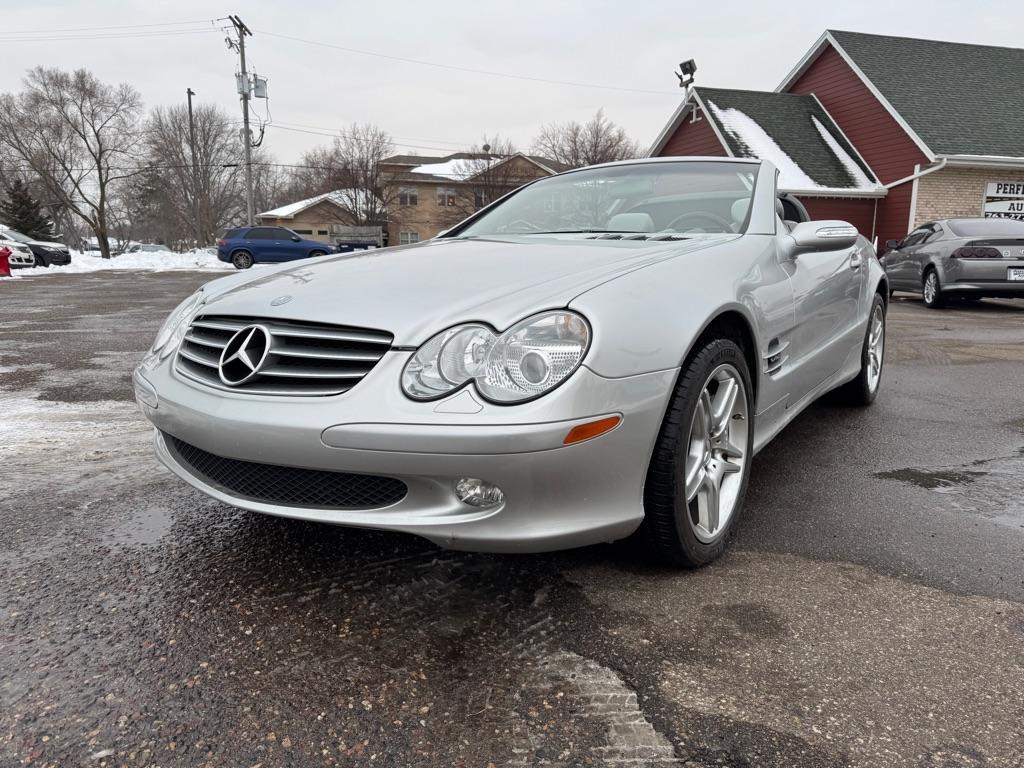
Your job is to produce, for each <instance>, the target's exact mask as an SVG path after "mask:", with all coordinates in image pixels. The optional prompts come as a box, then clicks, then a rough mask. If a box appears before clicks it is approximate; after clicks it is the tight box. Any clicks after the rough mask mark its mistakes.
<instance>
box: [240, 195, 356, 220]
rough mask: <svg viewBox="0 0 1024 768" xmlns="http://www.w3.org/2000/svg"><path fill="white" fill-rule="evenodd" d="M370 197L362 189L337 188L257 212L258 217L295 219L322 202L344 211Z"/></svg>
mask: <svg viewBox="0 0 1024 768" xmlns="http://www.w3.org/2000/svg"><path fill="white" fill-rule="evenodd" d="M364 198H367V199H368V198H369V193H368V192H366V191H365V190H361V189H336V190H334V191H333V192H325V193H324V194H322V195H316V196H315V197H309V198H306V199H305V200H298V201H296V202H294V203H288V205H282V206H280V207H278V208H274V209H272V210H269V211H264V212H263V213H257V214H256V218H258V219H294V218H295V217H296V216H298V215H299V214H300V213H302V212H303V211H306V210H308V209H310V208H312V207H313V206H315V205H320V204H321V203H329V204H331V205H333V206H334V207H336V208H340V209H341V210H342V211H350V210H352V208H353V207H356V206H357V205H358V204H360V203H362V202H364V200H363V199H364Z"/></svg>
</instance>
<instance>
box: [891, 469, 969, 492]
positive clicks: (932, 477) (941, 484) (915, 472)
mask: <svg viewBox="0 0 1024 768" xmlns="http://www.w3.org/2000/svg"><path fill="white" fill-rule="evenodd" d="M987 474H988V473H987V472H976V471H971V470H957V469H914V468H913V467H907V468H906V469H892V470H888V471H886V472H876V473H875V477H880V478H882V479H883V480H899V481H900V482H903V483H910V484H911V485H916V486H917V487H918V488H925V489H927V490H929V491H940V492H941V491H945V490H950V489H954V488H957V487H959V486H962V485H969V484H971V483H973V482H974V481H975V480H977V479H978V478H979V477H984V476H985V475H987Z"/></svg>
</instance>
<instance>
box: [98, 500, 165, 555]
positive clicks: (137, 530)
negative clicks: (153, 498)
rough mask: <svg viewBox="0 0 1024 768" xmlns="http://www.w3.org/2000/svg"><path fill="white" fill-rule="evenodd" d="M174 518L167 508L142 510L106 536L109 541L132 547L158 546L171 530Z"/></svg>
mask: <svg viewBox="0 0 1024 768" xmlns="http://www.w3.org/2000/svg"><path fill="white" fill-rule="evenodd" d="M173 522H174V518H173V517H172V515H171V511H170V510H169V509H167V508H166V507H147V508H145V509H140V510H138V511H137V512H135V514H133V515H132V516H131V517H130V518H128V519H126V520H124V521H123V522H122V523H121V525H119V526H118V527H117V528H115V529H114V530H112V531H110V532H108V533H107V535H106V539H107V541H109V542H111V543H117V544H127V545H128V546H132V547H139V546H147V545H150V544H156V543H157V542H159V541H160V539H161V538H163V536H164V534H166V533H167V532H168V531H169V530H170V529H171V523H173Z"/></svg>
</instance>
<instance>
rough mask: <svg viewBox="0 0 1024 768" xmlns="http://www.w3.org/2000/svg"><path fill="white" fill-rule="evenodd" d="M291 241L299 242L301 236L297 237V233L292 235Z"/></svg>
mask: <svg viewBox="0 0 1024 768" xmlns="http://www.w3.org/2000/svg"><path fill="white" fill-rule="evenodd" d="M292 242H293V243H301V242H302V238H301V237H299V236H298V235H292Z"/></svg>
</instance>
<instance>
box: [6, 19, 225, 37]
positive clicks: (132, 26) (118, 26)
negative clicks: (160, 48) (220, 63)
mask: <svg viewBox="0 0 1024 768" xmlns="http://www.w3.org/2000/svg"><path fill="white" fill-rule="evenodd" d="M212 23H213V20H212V19H193V20H192V21H160V22H155V23H153V24H108V25H105V26H102V27H63V28H59V29H21V30H18V29H8V30H6V32H7V34H9V35H35V34H51V33H53V32H92V31H95V30H97V29H140V28H142V27H180V26H184V25H186V24H212Z"/></svg>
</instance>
